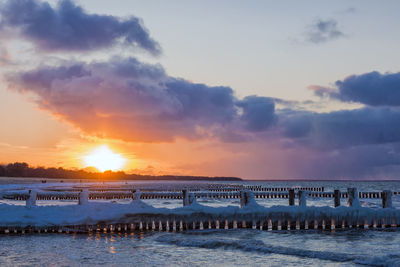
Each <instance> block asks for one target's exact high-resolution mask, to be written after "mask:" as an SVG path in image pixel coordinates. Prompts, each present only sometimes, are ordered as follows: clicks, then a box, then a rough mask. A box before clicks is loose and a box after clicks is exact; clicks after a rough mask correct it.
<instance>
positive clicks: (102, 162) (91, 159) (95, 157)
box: [83, 145, 126, 172]
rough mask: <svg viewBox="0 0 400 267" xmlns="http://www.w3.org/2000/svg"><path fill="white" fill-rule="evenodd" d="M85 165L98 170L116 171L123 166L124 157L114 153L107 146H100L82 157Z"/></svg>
mask: <svg viewBox="0 0 400 267" xmlns="http://www.w3.org/2000/svg"><path fill="white" fill-rule="evenodd" d="M83 160H84V162H85V165H86V167H95V168H96V169H98V170H99V171H102V172H104V171H108V170H111V171H117V170H121V168H122V167H123V166H124V164H125V161H126V159H125V158H124V157H123V156H122V155H120V154H116V153H114V152H113V151H112V150H111V149H109V148H108V146H106V145H103V146H100V147H98V148H96V149H94V150H93V151H91V152H90V153H89V154H88V155H86V156H84V157H83Z"/></svg>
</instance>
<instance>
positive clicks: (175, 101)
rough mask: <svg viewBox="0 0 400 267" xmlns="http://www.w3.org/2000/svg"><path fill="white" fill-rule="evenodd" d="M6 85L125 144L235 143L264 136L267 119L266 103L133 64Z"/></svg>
mask: <svg viewBox="0 0 400 267" xmlns="http://www.w3.org/2000/svg"><path fill="white" fill-rule="evenodd" d="M10 81H11V84H12V85H13V86H14V89H17V90H20V91H29V92H34V93H36V94H37V95H38V104H39V105H40V106H41V108H43V109H47V110H49V111H51V112H52V113H54V114H56V115H57V116H60V117H62V118H64V119H65V120H67V121H69V122H71V123H73V124H74V125H76V126H78V127H79V128H81V129H82V130H83V131H85V132H87V133H89V134H97V135H102V136H108V137H111V138H121V139H124V140H129V141H148V142H158V141H171V140H173V139H174V138H176V137H184V138H189V139H191V138H201V137H205V136H212V137H215V136H217V137H220V138H221V139H224V140H230V141H235V140H236V141H238V140H242V137H241V134H240V131H242V130H244V129H246V131H263V130H266V129H267V128H268V126H269V125H271V124H272V122H273V120H274V111H275V110H274V103H273V101H272V100H271V99H269V98H265V97H257V96H251V97H248V98H245V99H243V100H238V99H237V98H236V97H235V96H234V94H233V90H232V89H231V88H230V87H224V86H207V85H205V84H198V83H191V82H188V81H186V80H184V79H179V78H174V77H170V76H168V75H167V74H166V73H165V71H164V69H163V68H162V67H161V66H160V65H150V64H145V63H141V62H139V61H137V60H136V59H134V58H127V59H122V58H113V59H111V60H110V61H107V62H94V63H82V62H71V63H70V64H69V65H67V66H65V65H63V66H57V67H42V68H38V69H36V70H33V71H29V72H25V73H19V74H15V75H14V76H13V77H11V78H10ZM240 109H242V110H243V112H242V113H240V112H239V110H240ZM229 127H231V129H232V131H231V132H229V133H228V132H227V131H226V130H225V129H228V128H229ZM236 131H237V133H236Z"/></svg>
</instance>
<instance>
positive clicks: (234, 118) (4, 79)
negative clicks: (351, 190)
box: [0, 0, 400, 180]
mask: <svg viewBox="0 0 400 267" xmlns="http://www.w3.org/2000/svg"><path fill="white" fill-rule="evenodd" d="M399 8H400V3H399V2H398V1H385V2H384V4H383V3H382V2H381V1H161V0H160V1H155V0H148V1H134V0H130V1H127V0H125V1H124V0H114V1H106V0H85V1H83V0H81V1H79V0H75V1H71V0H62V1H48V2H46V1H39V0H2V1H0V39H1V40H0V99H1V102H2V104H1V105H0V121H1V122H2V124H1V126H0V163H4V164H5V163H9V162H15V161H24V162H27V163H29V164H30V165H32V166H46V167H49V166H55V167H64V168H77V169H80V168H85V167H87V166H86V165H85V160H84V159H85V157H86V156H87V155H88V153H90V151H93V150H96V149H97V148H99V147H104V146H107V147H109V148H110V149H111V150H112V151H114V152H115V153H118V154H120V155H122V157H123V158H124V159H125V161H124V162H125V164H124V166H123V170H124V171H125V172H128V173H141V174H177V175H178V174H179V175H207V176H239V177H242V178H245V179H360V180H362V179H364V180H366V179H398V178H399V175H398V174H399V171H400V72H399V67H398V64H397V62H400V53H398V47H399V44H400V36H399V35H398V34H396V31H395V29H397V28H399V27H400V18H399V17H398V10H399Z"/></svg>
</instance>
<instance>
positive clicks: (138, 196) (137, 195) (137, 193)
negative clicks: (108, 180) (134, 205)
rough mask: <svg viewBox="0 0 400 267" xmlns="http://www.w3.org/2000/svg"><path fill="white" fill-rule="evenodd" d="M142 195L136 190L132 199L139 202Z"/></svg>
mask: <svg viewBox="0 0 400 267" xmlns="http://www.w3.org/2000/svg"><path fill="white" fill-rule="evenodd" d="M141 195H142V193H140V190H139V189H137V190H136V191H135V192H134V193H133V197H134V198H135V200H140V197H141Z"/></svg>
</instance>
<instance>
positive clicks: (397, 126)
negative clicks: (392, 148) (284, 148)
mask: <svg viewBox="0 0 400 267" xmlns="http://www.w3.org/2000/svg"><path fill="white" fill-rule="evenodd" d="M279 118H280V122H279V127H280V129H281V132H282V135H283V136H286V137H288V138H291V139H292V140H293V141H294V142H296V143H297V144H302V145H305V146H308V147H313V148H317V149H321V150H327V149H328V150H329V149H338V148H346V147H347V148H348V147H354V146H362V145H375V144H388V143H397V142H400V110H397V109H392V108H369V107H368V108H361V109H354V110H341V111H333V112H327V113H316V112H309V111H303V112H298V111H293V110H291V111H287V112H285V113H283V114H280V115H279Z"/></svg>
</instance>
